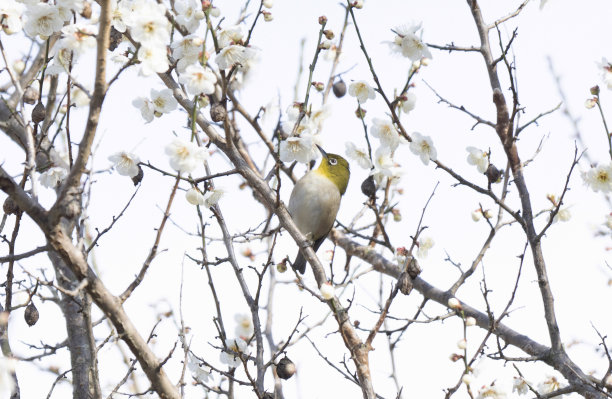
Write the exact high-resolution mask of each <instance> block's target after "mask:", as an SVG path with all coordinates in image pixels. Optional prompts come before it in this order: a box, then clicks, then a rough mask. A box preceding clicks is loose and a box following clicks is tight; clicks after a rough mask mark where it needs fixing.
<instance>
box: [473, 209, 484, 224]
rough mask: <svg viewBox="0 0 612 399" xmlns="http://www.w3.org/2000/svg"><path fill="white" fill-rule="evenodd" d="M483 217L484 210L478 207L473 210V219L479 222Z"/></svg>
mask: <svg viewBox="0 0 612 399" xmlns="http://www.w3.org/2000/svg"><path fill="white" fill-rule="evenodd" d="M481 218H482V212H481V211H480V209H477V210H475V211H473V212H472V220H473V221H475V222H478V221H479V220H480V219H481Z"/></svg>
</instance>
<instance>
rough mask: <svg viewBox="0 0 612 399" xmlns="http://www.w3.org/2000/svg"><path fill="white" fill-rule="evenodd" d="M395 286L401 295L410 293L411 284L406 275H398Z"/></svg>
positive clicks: (404, 273)
mask: <svg viewBox="0 0 612 399" xmlns="http://www.w3.org/2000/svg"><path fill="white" fill-rule="evenodd" d="M397 286H398V287H399V290H400V292H401V293H402V294H404V295H408V294H410V292H411V291H412V288H413V284H412V279H411V278H410V276H409V275H408V273H406V272H403V273H402V274H400V276H399V279H397Z"/></svg>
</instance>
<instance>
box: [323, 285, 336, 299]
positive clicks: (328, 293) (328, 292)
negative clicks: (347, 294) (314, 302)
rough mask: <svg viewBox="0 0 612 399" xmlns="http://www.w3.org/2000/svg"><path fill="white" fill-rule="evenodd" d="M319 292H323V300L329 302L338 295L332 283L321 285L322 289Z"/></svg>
mask: <svg viewBox="0 0 612 399" xmlns="http://www.w3.org/2000/svg"><path fill="white" fill-rule="evenodd" d="M319 291H320V292H321V296H322V297H323V299H325V300H326V301H329V300H330V299H332V298H333V297H334V296H335V295H336V290H335V289H334V287H333V286H332V285H331V283H323V284H322V285H321V288H319Z"/></svg>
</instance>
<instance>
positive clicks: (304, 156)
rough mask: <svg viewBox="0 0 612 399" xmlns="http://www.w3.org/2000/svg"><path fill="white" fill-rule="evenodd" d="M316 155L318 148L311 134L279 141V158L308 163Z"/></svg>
mask: <svg viewBox="0 0 612 399" xmlns="http://www.w3.org/2000/svg"><path fill="white" fill-rule="evenodd" d="M317 157H318V150H317V147H316V146H315V142H314V140H313V137H312V136H311V135H303V136H302V137H289V138H287V139H286V140H283V141H281V143H280V160H281V161H283V162H293V161H298V162H302V163H308V162H310V161H312V160H314V159H317Z"/></svg>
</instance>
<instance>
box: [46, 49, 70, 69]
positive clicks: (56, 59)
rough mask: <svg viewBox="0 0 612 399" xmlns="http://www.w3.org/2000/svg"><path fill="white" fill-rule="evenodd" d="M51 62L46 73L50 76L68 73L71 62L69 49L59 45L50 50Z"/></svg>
mask: <svg viewBox="0 0 612 399" xmlns="http://www.w3.org/2000/svg"><path fill="white" fill-rule="evenodd" d="M51 54H52V56H53V61H51V64H49V66H48V67H47V70H46V73H47V74H48V75H50V76H55V75H58V74H60V73H64V72H66V71H68V68H69V67H70V65H71V63H72V61H73V57H72V56H73V54H74V53H73V52H72V50H70V49H69V48H66V47H61V46H60V45H59V44H58V45H57V46H54V47H53V50H51Z"/></svg>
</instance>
